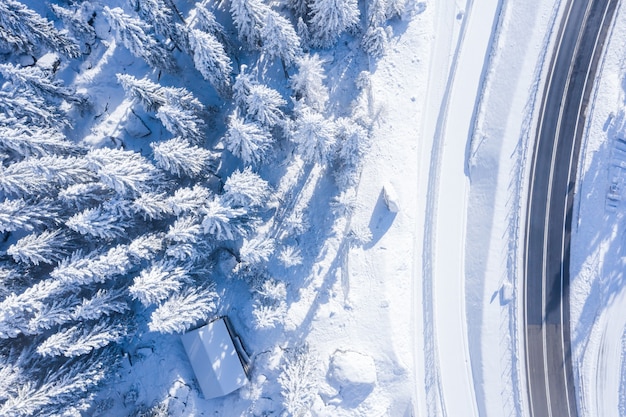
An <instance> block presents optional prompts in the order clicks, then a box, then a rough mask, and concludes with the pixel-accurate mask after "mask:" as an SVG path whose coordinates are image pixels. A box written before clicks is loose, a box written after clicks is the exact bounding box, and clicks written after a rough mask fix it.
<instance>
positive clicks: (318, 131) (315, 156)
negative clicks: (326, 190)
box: [291, 107, 336, 164]
mask: <svg viewBox="0 0 626 417" xmlns="http://www.w3.org/2000/svg"><path fill="white" fill-rule="evenodd" d="M296 117H297V118H296V120H295V122H294V128H293V131H292V132H291V140H292V141H293V142H295V143H296V145H297V146H298V152H299V153H300V155H302V158H303V159H304V160H305V161H307V162H316V163H319V164H324V163H326V162H328V160H329V159H330V158H331V157H332V155H331V153H332V151H333V150H334V148H335V143H336V138H335V133H336V129H335V126H334V122H333V121H332V120H328V119H326V118H325V117H324V116H323V115H322V114H321V113H318V112H316V111H315V110H313V109H310V108H307V107H303V108H301V109H300V110H299V111H298V114H297V116H296Z"/></svg>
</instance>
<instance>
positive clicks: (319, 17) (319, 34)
mask: <svg viewBox="0 0 626 417" xmlns="http://www.w3.org/2000/svg"><path fill="white" fill-rule="evenodd" d="M310 7H311V14H310V15H311V20H310V25H309V28H310V29H311V36H312V37H313V39H312V41H313V43H314V44H315V45H318V46H322V47H327V46H330V45H332V44H333V43H335V41H336V40H337V38H338V37H339V36H340V35H341V34H342V33H343V32H345V31H346V30H348V29H351V28H353V27H355V26H356V25H357V24H358V23H359V16H360V11H359V5H358V2H357V0H312V2H311V4H310Z"/></svg>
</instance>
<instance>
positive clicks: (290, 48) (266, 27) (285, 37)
mask: <svg viewBox="0 0 626 417" xmlns="http://www.w3.org/2000/svg"><path fill="white" fill-rule="evenodd" d="M261 44H262V46H261V50H262V51H263V53H265V54H266V55H267V56H269V57H270V58H280V59H282V60H283V62H284V63H285V64H286V65H291V63H292V62H294V61H295V59H296V57H298V55H300V54H301V53H302V50H301V49H300V38H299V37H298V34H297V33H296V30H295V29H294V28H293V25H292V24H291V23H290V22H289V21H288V20H287V19H285V18H284V17H282V16H281V15H280V14H278V13H277V12H275V11H274V10H269V11H268V12H267V13H266V14H265V20H264V23H263V28H262V29H261Z"/></svg>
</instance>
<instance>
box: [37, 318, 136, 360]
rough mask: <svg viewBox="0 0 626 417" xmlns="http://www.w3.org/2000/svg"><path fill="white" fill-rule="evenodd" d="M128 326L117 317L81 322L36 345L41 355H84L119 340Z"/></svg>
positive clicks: (69, 356) (125, 333) (125, 332)
mask: <svg viewBox="0 0 626 417" xmlns="http://www.w3.org/2000/svg"><path fill="white" fill-rule="evenodd" d="M128 332H129V331H128V328H127V327H126V326H125V325H123V324H122V321H121V320H119V318H117V319H116V318H112V317H109V318H107V319H106V320H97V321H94V322H81V323H77V324H75V325H73V326H70V327H67V328H65V329H63V330H61V331H59V332H57V333H54V334H53V335H51V336H50V337H48V338H47V339H46V340H44V341H43V342H42V343H41V344H40V345H39V346H38V347H37V353H39V354H40V355H42V356H61V355H62V356H65V357H68V358H71V357H75V356H81V355H86V354H88V353H91V352H92V351H94V350H97V349H100V348H103V347H105V346H107V345H109V344H111V343H115V342H119V341H120V340H122V339H123V338H124V337H125V336H126V335H127V334H128Z"/></svg>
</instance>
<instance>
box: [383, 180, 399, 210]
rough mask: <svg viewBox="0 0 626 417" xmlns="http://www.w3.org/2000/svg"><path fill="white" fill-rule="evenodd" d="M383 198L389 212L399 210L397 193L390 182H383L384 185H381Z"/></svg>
mask: <svg viewBox="0 0 626 417" xmlns="http://www.w3.org/2000/svg"><path fill="white" fill-rule="evenodd" d="M383 198H384V199H385V204H386V205H387V208H388V209H389V211H390V212H392V213H397V212H399V211H400V205H399V204H398V194H397V193H396V190H395V189H394V188H393V186H392V185H391V184H390V183H385V185H383Z"/></svg>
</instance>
